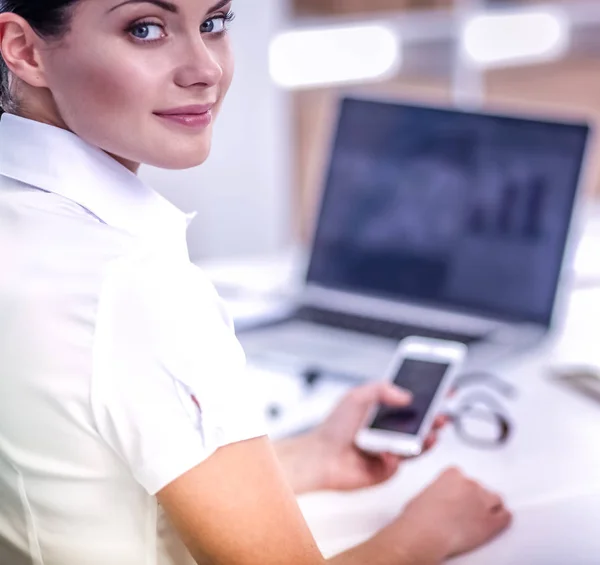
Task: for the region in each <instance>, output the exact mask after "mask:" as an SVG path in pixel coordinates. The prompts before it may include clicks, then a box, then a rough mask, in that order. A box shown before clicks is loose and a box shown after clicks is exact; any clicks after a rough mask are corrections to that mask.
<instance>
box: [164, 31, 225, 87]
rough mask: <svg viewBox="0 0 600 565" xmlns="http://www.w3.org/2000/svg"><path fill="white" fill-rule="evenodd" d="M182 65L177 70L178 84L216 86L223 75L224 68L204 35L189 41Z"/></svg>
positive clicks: (185, 85)
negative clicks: (203, 37)
mask: <svg viewBox="0 0 600 565" xmlns="http://www.w3.org/2000/svg"><path fill="white" fill-rule="evenodd" d="M180 61H181V65H180V67H179V69H178V71H177V74H176V77H175V82H176V83H177V85H178V86H181V87H184V88H187V87H190V86H195V85H201V86H208V87H210V86H215V85H217V84H218V83H219V82H220V81H221V78H222V77H223V68H222V66H221V64H220V62H219V60H218V57H217V56H216V53H215V52H213V51H212V50H211V49H210V48H209V46H208V45H207V44H206V43H205V42H204V40H203V39H202V37H198V38H196V39H194V40H193V41H190V42H188V43H187V45H186V47H185V51H184V53H182V57H181V59H180Z"/></svg>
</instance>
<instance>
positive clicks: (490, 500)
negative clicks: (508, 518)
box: [485, 491, 504, 512]
mask: <svg viewBox="0 0 600 565" xmlns="http://www.w3.org/2000/svg"><path fill="white" fill-rule="evenodd" d="M485 505H486V506H487V508H489V509H490V511H492V512H496V511H498V510H501V509H502V508H504V500H503V498H502V497H501V496H500V495H499V494H498V493H496V492H491V491H487V492H486V496H485Z"/></svg>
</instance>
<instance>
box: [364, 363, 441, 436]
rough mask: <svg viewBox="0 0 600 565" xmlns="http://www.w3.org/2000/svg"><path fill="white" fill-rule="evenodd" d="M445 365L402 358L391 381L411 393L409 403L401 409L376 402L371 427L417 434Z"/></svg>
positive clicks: (439, 383) (438, 385) (438, 384)
mask: <svg viewBox="0 0 600 565" xmlns="http://www.w3.org/2000/svg"><path fill="white" fill-rule="evenodd" d="M449 367H450V365H449V364H448V363H434V362H431V361H420V360H415V359H406V360H405V361H404V362H403V363H402V365H401V366H400V368H399V369H398V372H397V373H396V377H395V378H394V384H396V385H397V386H399V387H401V388H403V389H405V390H408V391H409V392H411V393H412V395H413V402H412V404H411V405H410V406H407V407H406V408H401V409H398V408H389V407H387V406H380V407H379V410H378V411H377V415H376V416H375V419H374V421H373V423H372V424H371V428H372V429H376V430H386V431H390V432H400V433H403V434H409V435H417V434H418V432H419V429H420V427H421V425H422V424H423V420H424V419H425V416H426V415H427V411H428V410H429V406H430V405H431V403H432V402H433V399H434V398H435V395H436V392H437V390H438V388H439V387H440V385H441V383H442V380H443V379H444V375H445V374H446V371H447V370H448V368H449Z"/></svg>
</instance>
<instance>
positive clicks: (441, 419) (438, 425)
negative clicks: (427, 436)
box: [433, 414, 450, 431]
mask: <svg viewBox="0 0 600 565" xmlns="http://www.w3.org/2000/svg"><path fill="white" fill-rule="evenodd" d="M449 421H450V420H449V418H448V416H445V415H443V414H440V415H439V416H438V417H437V418H436V419H435V422H434V423H433V431H438V430H441V429H442V428H443V427H445V426H446V425H447V424H448V422H449Z"/></svg>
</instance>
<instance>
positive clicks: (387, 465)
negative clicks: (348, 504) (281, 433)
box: [276, 383, 445, 494]
mask: <svg viewBox="0 0 600 565" xmlns="http://www.w3.org/2000/svg"><path fill="white" fill-rule="evenodd" d="M410 402H411V396H410V395H409V394H408V393H406V392H404V391H402V390H400V389H398V388H397V387H395V386H394V385H392V384H389V383H377V384H372V385H367V386H362V387H358V388H356V389H354V390H352V391H351V392H350V393H348V394H347V395H346V397H345V398H344V399H343V400H342V401H341V402H340V404H339V405H338V406H337V407H336V408H335V409H334V411H333V412H332V414H331V415H330V416H329V417H328V418H327V420H326V421H325V422H324V423H323V424H321V425H320V426H319V427H318V428H316V429H315V430H313V431H312V432H310V433H309V434H306V435H305V436H302V437H299V438H295V439H291V440H286V441H284V442H281V443H279V444H277V445H276V449H277V451H278V454H279V456H280V461H281V462H282V464H283V466H284V468H285V470H286V472H287V475H288V478H289V479H290V481H291V483H292V486H293V488H294V490H295V492H296V493H297V494H301V493H305V492H310V491H315V490H355V489H359V488H366V487H370V486H374V485H377V484H379V483H382V482H384V481H386V480H388V479H389V478H391V477H392V476H393V475H394V474H395V473H396V472H397V470H398V468H399V466H400V464H401V463H402V461H403V458H402V457H399V456H397V455H393V454H391V453H382V454H380V455H372V454H368V453H365V452H364V451H361V450H360V449H359V448H358V447H356V445H355V444H354V439H355V437H356V434H357V433H358V431H359V430H360V428H361V427H362V426H363V425H364V423H365V420H366V418H367V416H368V414H369V412H370V411H371V409H372V408H373V407H374V406H376V405H377V404H385V405H387V406H391V407H398V408H402V407H405V406H408V405H409V404H410ZM444 423H445V420H444V419H443V418H439V419H438V420H437V421H436V423H435V426H434V430H433V432H432V433H431V435H430V436H429V437H428V438H427V440H426V442H425V449H426V450H427V449H430V448H431V447H432V446H433V445H434V444H435V442H436V435H437V431H438V430H439V429H440V428H441V427H442V426H443V425H444Z"/></svg>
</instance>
